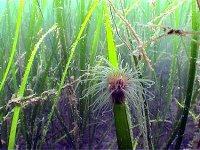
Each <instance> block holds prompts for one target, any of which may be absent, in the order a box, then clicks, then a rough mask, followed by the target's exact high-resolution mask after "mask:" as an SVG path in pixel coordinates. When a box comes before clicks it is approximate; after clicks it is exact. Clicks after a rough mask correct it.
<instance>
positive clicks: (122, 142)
mask: <svg viewBox="0 0 200 150" xmlns="http://www.w3.org/2000/svg"><path fill="white" fill-rule="evenodd" d="M103 5H104V19H105V29H106V39H107V47H108V48H107V53H108V59H109V62H110V64H111V65H112V66H111V67H112V68H113V69H114V70H113V71H114V72H113V74H115V70H117V69H118V68H119V65H118V60H117V50H116V45H115V43H114V37H113V33H112V32H113V31H112V27H111V21H110V15H109V11H108V8H107V4H106V1H105V0H104V1H103ZM110 73H112V72H110ZM111 76H112V75H111ZM107 78H109V76H108V77H107ZM120 79H121V78H120V76H119V79H118V77H117V78H116V81H114V83H113V84H114V85H113V86H114V89H110V90H114V94H116V95H113V96H111V97H112V100H113V103H114V107H113V113H114V120H115V128H116V135H117V143H118V148H119V149H133V142H132V130H131V123H130V118H129V117H130V116H129V111H128V110H127V107H128V106H127V105H126V104H125V95H124V91H122V90H124V89H123V87H120V88H119V89H118V90H119V91H118V92H116V93H115V91H116V89H115V86H123V85H120V83H119V85H115V84H117V83H115V82H120V81H118V80H120ZM111 80H112V77H111ZM113 80H115V79H113ZM121 80H122V83H121V84H125V83H123V82H124V81H123V79H121ZM108 82H112V81H108ZM110 84H111V83H110ZM107 86H111V85H107ZM110 88H112V87H110ZM111 95H112V94H111ZM121 123H123V124H124V126H121Z"/></svg>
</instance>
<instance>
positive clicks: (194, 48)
mask: <svg viewBox="0 0 200 150" xmlns="http://www.w3.org/2000/svg"><path fill="white" fill-rule="evenodd" d="M199 19H200V11H199V9H198V8H197V1H196V0H192V29H193V31H200V21H199ZM198 39H199V36H198V35H192V41H191V54H190V64H189V65H190V66H189V75H188V85H187V92H186V98H185V104H184V108H183V114H182V116H181V120H180V126H179V129H178V134H177V135H178V137H177V140H176V145H175V148H176V149H180V146H181V143H182V139H183V135H184V132H185V127H186V123H187V118H188V114H189V110H190V103H191V100H192V94H193V87H194V80H195V74H196V65H197V64H196V62H197V58H198V51H199V45H198V43H197V41H198Z"/></svg>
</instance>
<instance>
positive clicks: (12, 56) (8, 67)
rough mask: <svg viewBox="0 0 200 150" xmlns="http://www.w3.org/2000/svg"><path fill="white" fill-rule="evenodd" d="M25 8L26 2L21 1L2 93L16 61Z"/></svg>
mask: <svg viewBox="0 0 200 150" xmlns="http://www.w3.org/2000/svg"><path fill="white" fill-rule="evenodd" d="M23 8H24V0H20V1H19V9H18V16H17V21H16V29H15V36H14V40H13V45H12V49H11V53H10V58H9V62H8V65H7V67H6V70H5V73H4V75H3V79H2V80H1V84H0V92H1V90H2V89H3V87H4V85H5V82H6V79H7V76H8V73H9V71H10V68H11V66H12V64H13V60H14V57H15V53H16V48H17V43H18V37H19V32H20V27H21V22H22V15H23Z"/></svg>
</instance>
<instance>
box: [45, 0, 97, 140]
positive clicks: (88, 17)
mask: <svg viewBox="0 0 200 150" xmlns="http://www.w3.org/2000/svg"><path fill="white" fill-rule="evenodd" d="M98 3H99V0H94V1H93V3H92V5H91V7H90V9H89V10H88V12H87V15H86V17H85V19H84V21H83V23H82V24H81V28H80V30H79V32H78V35H77V37H76V39H75V41H74V43H73V44H72V46H71V50H70V53H69V57H68V59H67V62H66V65H65V69H64V72H63V74H62V78H61V82H60V85H59V87H58V92H57V93H56V97H55V99H54V104H53V106H52V109H51V112H50V114H49V115H48V121H47V123H46V126H45V127H44V131H43V135H42V136H43V137H42V142H44V138H45V136H46V134H47V131H48V126H49V124H50V122H51V119H52V117H53V114H54V111H55V109H56V105H57V102H58V99H59V96H60V94H61V92H62V88H63V86H64V83H65V79H66V76H67V72H68V69H69V66H70V63H71V61H72V59H73V56H74V53H75V50H76V47H77V45H78V42H79V41H80V40H81V36H82V34H83V32H84V30H85V28H86V26H87V24H88V22H89V20H90V17H91V16H92V14H93V11H94V10H95V8H96V7H97V5H98Z"/></svg>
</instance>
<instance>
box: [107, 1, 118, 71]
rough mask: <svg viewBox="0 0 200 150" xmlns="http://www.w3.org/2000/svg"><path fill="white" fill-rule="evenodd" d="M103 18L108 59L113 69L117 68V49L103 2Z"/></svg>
mask: <svg viewBox="0 0 200 150" xmlns="http://www.w3.org/2000/svg"><path fill="white" fill-rule="evenodd" d="M104 17H105V21H104V22H105V28H106V40H107V47H108V51H107V52H108V59H109V61H110V63H111V65H112V67H114V68H116V69H117V68H118V67H119V64H118V60H117V49H116V45H115V42H114V35H113V31H112V27H111V21H110V16H109V11H108V8H107V4H106V2H105V0H104Z"/></svg>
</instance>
